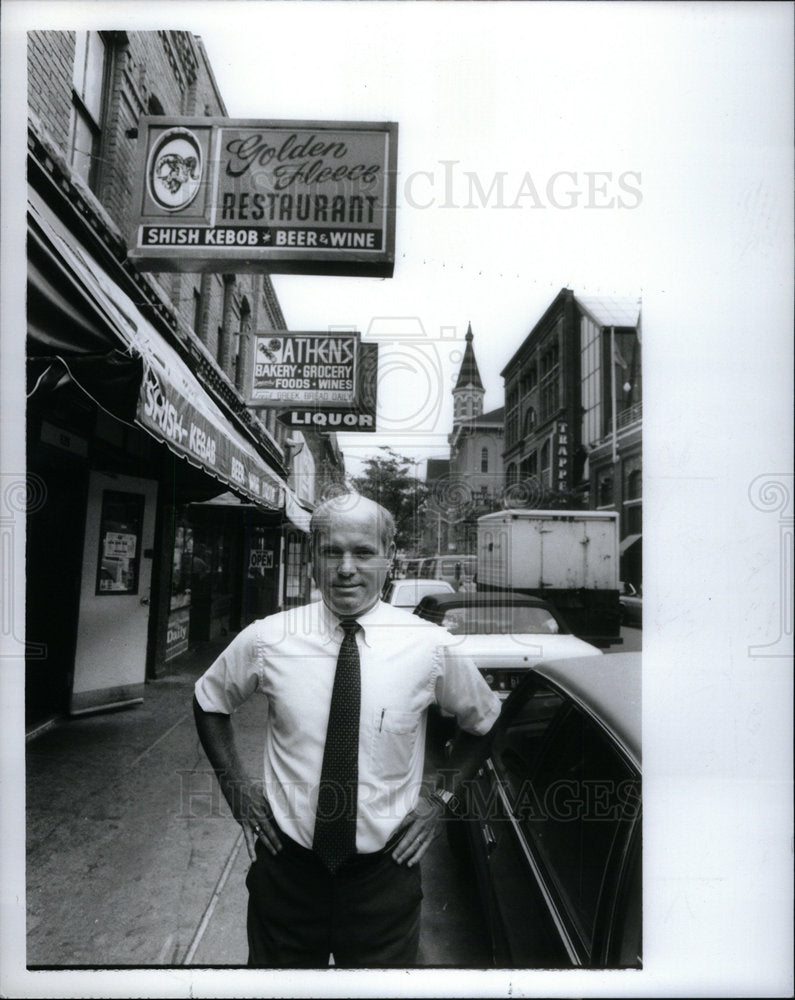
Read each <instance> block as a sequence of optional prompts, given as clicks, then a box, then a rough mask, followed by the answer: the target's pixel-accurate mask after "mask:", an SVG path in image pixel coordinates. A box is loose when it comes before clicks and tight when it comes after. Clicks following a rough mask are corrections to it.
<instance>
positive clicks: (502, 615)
mask: <svg viewBox="0 0 795 1000" xmlns="http://www.w3.org/2000/svg"><path fill="white" fill-rule="evenodd" d="M414 614H416V615H418V616H419V617H420V618H424V619H426V620H427V621H432V622H435V623H436V624H437V625H442V626H443V627H444V628H446V629H447V631H448V632H451V633H452V634H453V635H455V636H458V637H459V641H458V642H457V643H456V644H455V648H456V650H457V651H460V652H461V653H462V654H463V655H466V656H471V657H472V659H473V660H474V661H475V664H476V665H477V667H478V669H479V670H480V672H481V673H482V674H483V676H484V677H485V678H486V681H487V682H488V684H489V687H491V688H493V689H494V690H495V691H497V692H498V693H499V695H500V697H501V698H506V697H507V696H508V694H509V693H510V692H511V690H512V689H513V688H515V687H516V686H517V685H518V684H519V682H520V681H521V680H522V679H523V677H524V675H525V674H526V673H527V671H528V669H529V668H530V667H532V666H533V665H534V664H536V663H538V662H539V661H540V660H542V659H564V658H567V657H571V656H596V655H599V654H600V652H601V651H600V650H599V649H598V648H597V647H596V646H592V645H591V644H590V643H588V642H584V641H583V640H582V639H578V638H577V637H576V636H574V635H572V634H571V631H570V630H569V627H568V625H567V624H566V622H565V621H564V620H563V618H562V617H561V616H560V615H559V614H558V612H557V611H556V610H555V609H554V608H553V607H552V605H551V604H549V602H548V601H544V600H542V599H541V598H540V597H529V596H527V595H524V594H511V593H500V592H494V593H485V594H480V593H467V592H463V591H459V592H458V593H453V594H434V595H431V596H429V597H423V599H422V600H421V601H420V602H419V604H418V605H417V607H416V608H415V611H414Z"/></svg>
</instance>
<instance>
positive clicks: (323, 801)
mask: <svg viewBox="0 0 795 1000" xmlns="http://www.w3.org/2000/svg"><path fill="white" fill-rule="evenodd" d="M340 624H341V625H342V628H343V631H344V632H345V637H344V639H343V640H342V645H341V646H340V651H339V656H338V657H337V670H336V673H335V674H334V688H333V690H332V692H331V707H330V708H329V716H328V729H327V731H326V747H325V750H324V752H323V768H322V771H321V773H320V788H319V789H318V799H317V812H316V816H315V834H314V839H313V842H312V847H313V850H314V851H315V853H316V854H317V855H318V857H319V858H320V860H321V861H322V862H323V864H324V865H325V866H326V868H328V870H329V871H330V872H331V873H332V874H333V873H334V872H336V870H337V869H338V868H339V866H340V865H341V864H342V862H343V861H344V860H345V859H346V858H348V857H350V856H351V855H352V854H355V853H356V793H357V789H358V784H359V703H360V700H361V686H360V679H359V649H358V647H357V645H356V632H357V631H358V630H359V629H360V628H361V626H360V625H359V623H358V622H357V621H352V620H349V621H342V622H341V623H340Z"/></svg>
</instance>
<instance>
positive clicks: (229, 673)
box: [194, 494, 500, 967]
mask: <svg viewBox="0 0 795 1000" xmlns="http://www.w3.org/2000/svg"><path fill="white" fill-rule="evenodd" d="M311 532H312V550H313V564H314V574H315V580H316V582H317V585H318V588H319V589H320V592H321V594H322V598H323V600H322V601H320V602H317V603H314V604H310V605H307V606H304V607H299V608H293V609H291V610H289V611H286V612H282V613H280V614H276V615H272V616H270V617H268V618H265V619H262V620H261V621H257V622H254V623H252V624H251V625H249V626H248V627H247V628H246V629H244V630H243V631H242V632H241V633H240V634H239V635H238V636H237V637H236V638H235V639H234V640H233V641H232V642H231V643H230V645H229V646H228V647H227V649H226V650H225V651H224V652H223V653H222V654H221V656H220V657H219V658H218V659H217V660H216V661H215V663H214V664H213V665H212V666H211V667H210V668H209V669H208V670H207V671H206V673H205V674H204V675H203V676H202V677H201V678H200V679H199V680H198V681H197V683H196V688H195V697H194V711H195V716H196V724H197V728H198V731H199V735H200V738H201V742H202V745H203V747H204V749H205V752H206V753H207V756H208V758H209V760H210V763H211V764H212V766H213V768H214V769H215V772H216V774H217V776H218V780H219V783H220V785H221V789H222V791H223V793H224V795H225V797H226V800H227V802H228V803H229V806H230V808H231V810H232V813H233V815H234V817H235V819H236V820H237V821H238V822H239V823H240V825H241V826H242V828H243V833H244V836H245V840H246V844H247V847H248V850H249V855H250V857H251V859H252V862H253V863H252V866H251V868H250V870H249V874H248V878H247V881H246V884H247V887H248V890H249V905H248V941H249V965H251V966H257V967H313V966H314V967H320V966H325V965H328V962H329V956H330V955H331V954H333V956H334V962H335V964H336V965H338V966H339V965H346V966H355V967H387V966H391V967H408V966H411V965H414V964H415V963H416V953H417V943H418V939H419V918H420V901H421V899H422V889H421V884H420V868H419V861H420V859H421V858H422V856H423V854H424V853H425V851H426V850H427V848H428V846H429V845H430V843H431V842H432V840H433V839H434V837H435V836H436V834H437V833H438V829H439V824H440V819H441V817H442V814H443V813H444V808H445V805H446V803H447V802H448V801H449V799H450V797H451V793H454V792H455V787H453V786H454V785H457V784H458V783H460V781H461V780H462V779H464V778H466V777H467V776H468V775H469V774H471V773H473V772H474V770H475V768H476V767H477V764H478V762H479V761H480V759H482V756H483V755H484V754H485V752H486V747H487V742H488V736H487V734H488V733H489V731H490V730H491V727H492V725H493V724H494V722H495V721H496V719H497V717H498V715H499V712H500V701H499V698H498V697H497V695H496V694H495V693H494V692H492V691H490V690H489V688H488V686H487V684H486V683H485V681H484V680H483V678H482V677H481V676H480V674H479V673H478V671H477V669H476V668H475V665H474V664H473V663H472V661H471V660H469V659H467V658H463V657H460V656H456V655H455V651H454V649H451V646H454V643H455V640H454V637H452V636H451V635H450V634H449V633H448V632H447V631H446V630H444V629H442V628H439V627H438V626H436V625H433V624H431V623H429V622H425V621H422V620H421V619H420V618H417V617H416V616H415V615H412V614H411V613H410V612H407V611H404V610H402V609H399V608H394V607H391V606H389V605H386V604H384V603H382V602H381V600H380V594H381V589H382V587H383V583H384V579H385V577H386V573H387V570H388V567H389V565H390V564H391V561H392V558H393V556H394V550H395V546H394V541H393V537H394V521H393V519H392V516H391V515H390V514H389V512H388V511H386V510H385V509H384V508H383V507H381V506H379V505H378V504H376V503H374V502H373V501H371V500H367V499H365V498H363V497H360V496H357V495H353V494H347V495H345V496H341V497H337V498H334V499H333V500H330V501H326V502H325V503H324V504H321V505H320V506H319V507H318V508H317V510H316V511H315V512H314V514H313V516H312V524H311ZM255 691H259V692H261V693H264V694H265V695H266V697H267V699H268V715H267V724H266V729H265V733H264V741H265V747H264V774H263V780H262V781H255V780H252V779H251V777H250V776H249V775H247V774H246V773H245V770H244V768H243V767H242V764H241V762H240V760H239V757H238V755H237V752H236V749H235V744H234V736H233V728H232V722H231V715H232V713H233V712H234V711H235V709H236V708H238V707H239V705H240V704H242V702H243V701H245V699H246V698H248V697H249V696H250V695H252V694H253V693H254V692H255ZM432 704H436V705H438V706H439V707H440V708H442V709H443V710H445V711H446V712H448V713H450V714H452V715H454V716H455V717H456V719H457V721H458V724H459V726H460V728H461V729H462V730H463V731H464V732H463V734H462V735H461V736H460V738H459V740H458V741H457V742H458V746H457V748H456V750H455V751H454V756H453V758H452V759H451V760H450V761H449V762H448V767H447V768H446V770H445V774H444V776H443V777H442V778H441V779H440V782H438V783H437V784H438V785H439V787H438V788H437V789H436V790H435V791H434V792H433V793H432V794H430V795H427V794H422V792H423V789H422V779H423V765H424V751H425V724H426V716H427V711H428V708H429V707H430V706H431V705H432Z"/></svg>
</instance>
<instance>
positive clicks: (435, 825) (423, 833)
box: [392, 796, 444, 868]
mask: <svg viewBox="0 0 795 1000" xmlns="http://www.w3.org/2000/svg"><path fill="white" fill-rule="evenodd" d="M443 813H444V805H443V804H442V803H441V802H440V801H439V799H435V798H430V797H427V796H421V797H420V800H419V802H418V803H417V805H416V806H415V807H414V809H412V810H411V812H410V813H409V814H408V816H406V818H405V819H404V820H403V822H402V823H401V825H400V827H398V831H399V832H402V836H401V838H400V840H399V841H398V843H397V845H396V847H395V849H394V850H393V851H392V857H393V858H394V859H395V861H397V863H398V864H401V865H402V864H405V865H408V866H409V868H411V867H412V865H415V864H417V862H418V861H419V860H420V858H421V857H422V856H423V854H425V852H426V851H427V850H428V848H429V847H430V846H431V844H432V843H433V842H434V840H436V838H437V837H438V836H439V832H440V830H441V826H440V821H441V818H442V814H443Z"/></svg>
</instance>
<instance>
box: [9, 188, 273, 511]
mask: <svg viewBox="0 0 795 1000" xmlns="http://www.w3.org/2000/svg"><path fill="white" fill-rule="evenodd" d="M28 220H29V227H28V234H29V238H28V246H29V254H30V257H31V268H30V274H29V285H28V295H29V325H28V355H29V361H30V363H31V366H32V367H33V371H32V373H31V376H32V377H35V378H39V377H42V378H47V377H48V375H47V364H48V363H49V364H56V363H57V364H58V365H61V366H63V369H64V370H65V371H67V372H68V373H69V375H70V376H71V378H72V379H73V380H74V381H75V382H76V383H77V384H78V385H80V386H81V387H82V388H83V389H84V390H85V391H86V392H87V393H88V394H89V395H91V396H93V397H94V398H95V399H96V400H97V402H99V403H100V404H101V405H103V406H105V408H106V409H109V410H110V412H111V413H114V414H115V415H118V416H120V417H121V418H122V419H129V420H134V421H135V422H136V423H137V424H139V425H140V426H141V427H143V428H144V429H145V430H146V431H147V432H148V433H149V434H151V435H152V437H154V438H156V439H157V440H158V441H161V442H162V443H163V444H165V445H166V446H167V447H168V448H170V449H171V451H173V452H174V453H175V454H177V455H179V456H180V457H182V458H185V459H186V460H187V461H188V462H190V463H191V464H192V465H195V466H196V467H197V468H200V469H202V470H204V471H205V472H207V473H209V474H210V475H211V476H214V477H215V478H216V479H217V480H218V481H219V482H221V483H223V484H224V485H226V486H229V487H231V488H232V489H234V490H236V491H237V492H239V493H242V494H243V495H244V496H246V497H248V498H249V499H251V500H254V501H255V502H256V503H259V504H261V505H262V506H265V507H268V508H271V509H280V508H282V507H283V506H284V497H285V490H286V484H285V482H284V480H283V479H281V477H280V476H279V475H278V474H277V473H276V472H275V471H274V470H273V469H271V468H270V467H269V466H268V465H267V463H266V462H265V460H264V459H263V458H262V457H261V456H260V455H259V454H258V453H257V451H256V450H255V449H254V447H253V445H252V444H250V443H249V442H248V441H247V440H246V439H245V438H244V437H243V435H242V434H241V433H240V432H239V431H237V430H236V429H235V428H234V427H233V426H232V424H231V423H230V421H229V419H228V417H227V416H226V415H225V414H224V413H223V412H222V410H221V409H220V407H219V406H218V405H217V404H216V403H215V401H214V400H213V399H212V398H211V397H210V396H209V394H208V393H207V391H206V390H205V388H204V387H203V386H202V384H201V382H200V381H199V380H198V378H197V377H196V375H195V374H194V373H193V372H192V371H191V369H190V368H189V367H188V365H187V364H186V363H185V361H184V360H183V359H182V358H181V357H180V355H179V354H178V353H177V351H176V350H175V349H174V348H173V347H171V346H170V345H169V344H168V343H167V342H166V341H165V340H164V338H163V336H162V335H161V334H160V333H159V332H158V331H157V330H156V329H155V327H154V326H153V325H152V324H151V323H150V322H149V320H147V319H146V317H145V316H144V315H143V313H141V311H140V310H139V309H138V307H137V306H136V305H135V303H134V302H133V301H132V299H130V298H129V296H127V295H126V294H125V293H124V292H123V291H122V289H121V288H120V287H119V286H118V285H117V284H116V282H115V281H113V279H112V278H111V277H110V275H109V274H108V273H107V272H106V271H105V270H104V269H103V268H102V266H101V265H100V264H99V262H98V261H97V260H96V259H95V258H94V257H93V256H92V255H91V254H90V253H89V252H88V250H87V249H86V248H85V247H84V246H82V245H81V244H80V243H79V242H78V241H77V240H76V238H75V236H74V234H72V233H70V232H69V231H68V230H67V229H66V227H65V226H64V225H63V223H62V222H60V220H59V219H58V218H57V216H56V215H55V214H54V213H53V212H52V211H51V210H50V209H49V208H48V206H47V205H46V203H45V202H44V201H43V199H41V198H40V197H39V196H38V195H37V194H36V192H35V191H32V190H31V191H29V200H28ZM114 382H115V383H117V384H120V385H122V386H123V387H125V391H124V392H121V393H120V394H119V395H118V396H116V395H114V391H113V383H114ZM101 397H104V401H103V398H101ZM106 403H107V404H108V405H105V404H106ZM132 404H134V405H132ZM128 409H132V412H131V413H126V412H124V411H126V410H128Z"/></svg>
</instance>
